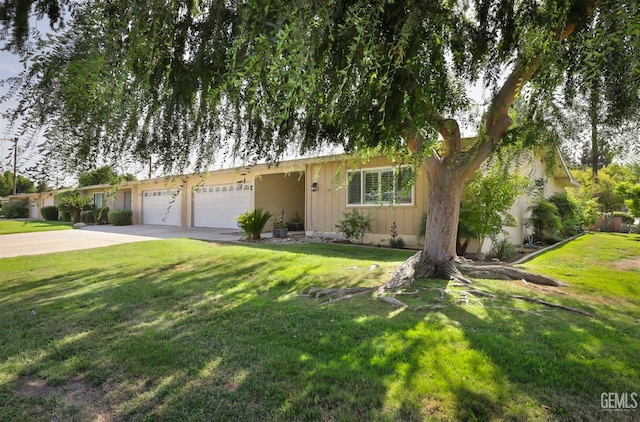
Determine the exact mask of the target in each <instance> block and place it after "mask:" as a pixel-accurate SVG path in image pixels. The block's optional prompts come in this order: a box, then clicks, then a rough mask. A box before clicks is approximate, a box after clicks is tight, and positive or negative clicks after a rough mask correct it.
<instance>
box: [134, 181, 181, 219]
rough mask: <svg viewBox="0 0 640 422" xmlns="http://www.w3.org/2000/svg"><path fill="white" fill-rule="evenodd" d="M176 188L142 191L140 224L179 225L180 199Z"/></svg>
mask: <svg viewBox="0 0 640 422" xmlns="http://www.w3.org/2000/svg"><path fill="white" fill-rule="evenodd" d="M181 196H182V195H180V193H179V192H178V191H177V190H171V191H168V190H147V191H144V192H142V224H159V225H162V226H179V225H180V211H181V208H182V200H181Z"/></svg>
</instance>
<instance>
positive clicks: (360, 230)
mask: <svg viewBox="0 0 640 422" xmlns="http://www.w3.org/2000/svg"><path fill="white" fill-rule="evenodd" d="M336 229H338V233H340V234H343V235H344V237H346V238H347V239H348V240H349V241H351V242H354V243H362V242H363V241H364V233H365V232H367V231H371V216H370V215H368V214H367V215H364V214H360V213H359V212H358V210H356V209H353V210H351V212H343V213H342V220H340V223H338V224H336Z"/></svg>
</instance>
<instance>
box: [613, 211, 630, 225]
mask: <svg viewBox="0 0 640 422" xmlns="http://www.w3.org/2000/svg"><path fill="white" fill-rule="evenodd" d="M613 216H614V217H620V218H622V223H623V224H633V222H634V221H635V220H634V218H633V216H632V215H631V214H629V213H628V212H622V211H614V212H613Z"/></svg>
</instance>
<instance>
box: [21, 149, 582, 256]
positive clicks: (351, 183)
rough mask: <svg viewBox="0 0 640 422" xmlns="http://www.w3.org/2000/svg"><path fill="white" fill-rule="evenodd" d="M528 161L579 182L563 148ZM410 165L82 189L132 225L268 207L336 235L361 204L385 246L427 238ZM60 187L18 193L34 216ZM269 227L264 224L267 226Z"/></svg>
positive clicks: (297, 167) (219, 218)
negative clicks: (404, 185) (406, 181)
mask: <svg viewBox="0 0 640 422" xmlns="http://www.w3.org/2000/svg"><path fill="white" fill-rule="evenodd" d="M528 161H529V164H528V165H524V166H521V167H520V170H519V171H521V172H524V174H525V175H527V177H530V178H531V179H533V180H536V183H539V184H540V185H541V189H544V196H545V197H547V196H549V195H551V194H552V193H554V192H558V191H562V190H564V189H565V188H566V187H570V186H573V185H575V184H576V182H575V181H574V180H573V178H572V177H571V173H570V172H569V169H568V168H567V166H566V164H565V162H564V160H563V159H562V157H561V156H560V154H559V153H558V154H557V158H556V161H557V162H556V163H555V167H554V171H553V174H552V175H551V176H547V175H545V171H544V169H545V167H544V164H543V163H542V160H541V159H540V158H538V157H534V156H533V155H532V156H531V159H530V160H528ZM408 170H409V169H408V168H407V167H403V166H400V167H398V166H394V165H393V163H392V161H391V160H390V159H388V158H385V157H381V158H374V159H371V160H369V161H367V162H362V161H360V160H356V159H353V158H351V157H348V156H346V155H332V156H324V157H314V158H303V159H296V160H289V161H284V162H281V163H280V164H279V165H278V166H269V165H266V164H259V165H253V166H246V167H237V168H231V169H225V170H216V171H211V172H208V173H204V174H189V175H181V176H172V177H164V178H154V179H147V180H140V181H128V182H122V183H121V184H119V185H117V186H111V185H99V186H88V187H83V188H79V190H80V191H83V192H85V193H86V194H88V195H91V196H92V197H93V200H94V203H95V204H96V206H103V205H107V206H109V208H110V209H123V210H131V211H132V214H133V223H134V224H159V225H170V226H181V227H212V228H226V229H235V230H237V223H236V218H237V217H238V215H239V214H241V213H243V212H245V211H248V210H252V209H254V208H263V209H266V210H269V211H270V212H271V213H272V214H274V215H278V214H279V213H280V211H281V210H284V220H285V222H289V221H291V219H292V218H293V217H294V216H299V217H300V220H301V222H303V223H304V230H305V232H306V234H307V235H309V236H330V237H335V236H337V232H336V225H337V224H338V223H339V221H340V220H341V219H342V214H343V213H344V212H349V211H351V210H352V209H357V210H358V211H360V212H362V213H368V214H369V215H370V216H371V223H372V224H371V225H372V230H371V233H367V234H366V235H365V239H364V241H365V243H371V244H382V245H385V244H388V242H389V238H390V230H391V225H392V224H393V223H394V222H395V224H396V227H397V232H398V235H399V236H400V237H402V238H403V240H404V241H405V244H406V245H407V246H410V247H419V246H420V245H421V244H422V243H423V239H421V238H420V236H419V234H420V231H421V225H422V224H423V218H424V215H425V212H426V202H427V201H426V199H427V189H428V186H427V182H426V177H425V176H424V170H423V169H417V170H416V178H415V184H414V185H413V187H412V188H411V189H410V190H408V191H402V190H400V189H398V186H399V185H400V179H402V178H403V177H406V176H407V174H408ZM60 193H62V191H53V192H47V193H45V194H29V195H24V196H23V195H17V197H28V198H29V200H30V201H31V202H30V203H31V204H33V210H34V212H33V213H32V218H40V216H39V212H37V211H38V208H39V207H41V206H45V205H49V204H50V205H55V204H57V195H58V194H60ZM11 199H18V198H16V197H12V198H11ZM531 202H532V198H529V197H526V196H523V197H521V198H519V199H518V200H517V201H516V203H514V205H513V207H512V210H511V213H512V215H513V216H514V217H515V218H516V219H517V220H518V222H519V224H518V226H517V227H513V228H511V227H507V228H506V229H507V231H508V232H509V236H510V238H511V240H512V242H513V243H515V244H520V243H522V242H523V240H524V239H525V238H526V233H527V231H526V227H525V225H524V223H525V221H526V217H527V215H526V214H527V211H526V209H527V207H528V206H529V205H530V204H531ZM270 228H271V226H270V225H267V227H266V228H265V229H266V230H269V229H270ZM490 243H491V242H488V241H487V242H485V249H487V250H488V248H490V246H491V245H490ZM472 248H473V246H470V250H473V249H472Z"/></svg>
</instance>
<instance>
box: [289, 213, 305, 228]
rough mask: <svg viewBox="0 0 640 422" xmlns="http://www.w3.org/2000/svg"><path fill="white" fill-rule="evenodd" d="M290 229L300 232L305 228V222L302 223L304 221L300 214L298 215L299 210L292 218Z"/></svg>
mask: <svg viewBox="0 0 640 422" xmlns="http://www.w3.org/2000/svg"><path fill="white" fill-rule="evenodd" d="M289 230H291V231H294V232H299V231H302V230H304V224H302V221H300V215H298V213H297V212H296V213H295V215H294V216H293V218H292V219H291V223H289Z"/></svg>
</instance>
